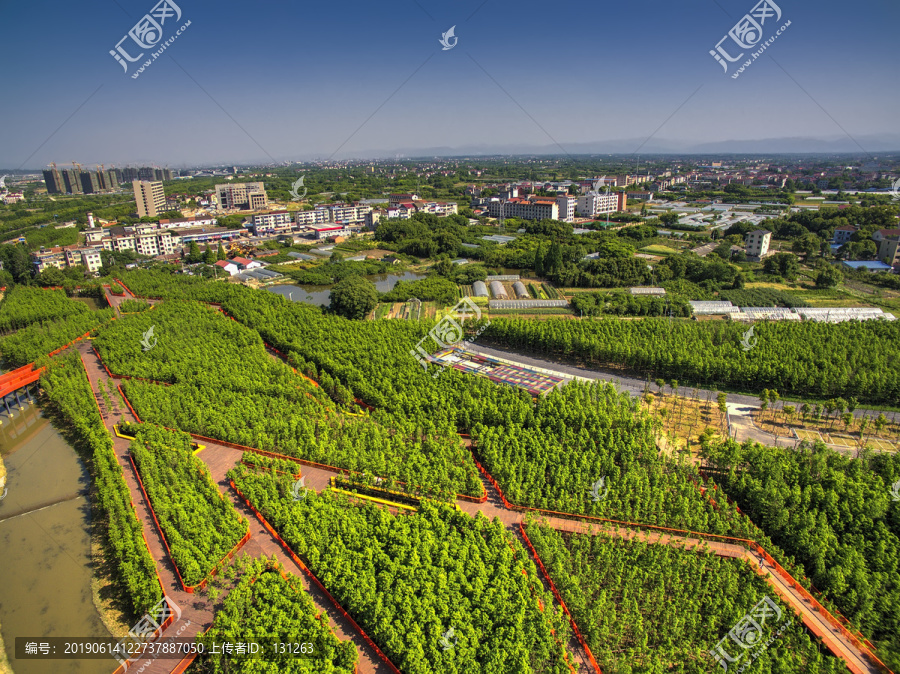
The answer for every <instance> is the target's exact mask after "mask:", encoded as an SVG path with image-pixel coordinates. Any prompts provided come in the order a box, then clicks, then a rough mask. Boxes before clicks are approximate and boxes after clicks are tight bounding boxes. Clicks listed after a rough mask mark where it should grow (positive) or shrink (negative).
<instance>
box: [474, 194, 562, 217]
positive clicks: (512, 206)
mask: <svg viewBox="0 0 900 674" xmlns="http://www.w3.org/2000/svg"><path fill="white" fill-rule="evenodd" d="M487 206H488V214H489V215H490V216H491V217H492V218H501V217H502V218H521V219H522V220H548V219H549V220H558V219H559V206H558V205H557V203H556V201H555V200H554V199H551V198H549V197H535V196H530V197H528V198H527V199H521V198H514V199H509V200H507V201H500V200H492V201H490V202H489V203H488V205H487Z"/></svg>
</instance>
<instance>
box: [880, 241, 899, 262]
mask: <svg viewBox="0 0 900 674" xmlns="http://www.w3.org/2000/svg"><path fill="white" fill-rule="evenodd" d="M878 259H879V260H881V261H882V262H884V263H885V264H889V265H891V266H892V267H895V266H897V265H898V264H900V234H898V235H897V236H892V237H889V238H887V239H883V240H882V241H881V244H880V245H879V246H878Z"/></svg>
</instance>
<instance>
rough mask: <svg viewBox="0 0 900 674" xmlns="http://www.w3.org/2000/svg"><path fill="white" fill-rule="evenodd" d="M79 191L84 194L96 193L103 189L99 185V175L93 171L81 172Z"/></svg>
mask: <svg viewBox="0 0 900 674" xmlns="http://www.w3.org/2000/svg"><path fill="white" fill-rule="evenodd" d="M80 177H81V191H82V192H84V193H85V194H97V193H99V192H102V191H103V188H102V187H101V186H100V180H101V179H100V175H99V174H98V173H96V172H94V171H84V172H83V173H82V174H81V176H80Z"/></svg>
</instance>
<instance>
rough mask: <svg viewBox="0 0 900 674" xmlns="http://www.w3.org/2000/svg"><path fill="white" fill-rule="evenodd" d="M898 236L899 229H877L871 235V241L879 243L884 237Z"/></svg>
mask: <svg viewBox="0 0 900 674" xmlns="http://www.w3.org/2000/svg"><path fill="white" fill-rule="evenodd" d="M898 236H900V229H879V230H878V231H877V232H875V233H874V234H873V235H872V241H874V242H875V243H881V242H882V241H884V240H885V239H894V238H896V237H898Z"/></svg>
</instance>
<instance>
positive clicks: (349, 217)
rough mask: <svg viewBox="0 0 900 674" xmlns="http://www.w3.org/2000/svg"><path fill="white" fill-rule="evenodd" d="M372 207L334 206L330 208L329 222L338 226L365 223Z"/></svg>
mask: <svg viewBox="0 0 900 674" xmlns="http://www.w3.org/2000/svg"><path fill="white" fill-rule="evenodd" d="M371 210H372V207H371V206H365V205H363V206H353V205H350V204H332V205H330V206H329V207H328V214H329V221H330V222H333V223H335V224H336V225H349V224H354V223H363V222H365V221H366V214H367V213H369V212H370V211H371Z"/></svg>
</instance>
